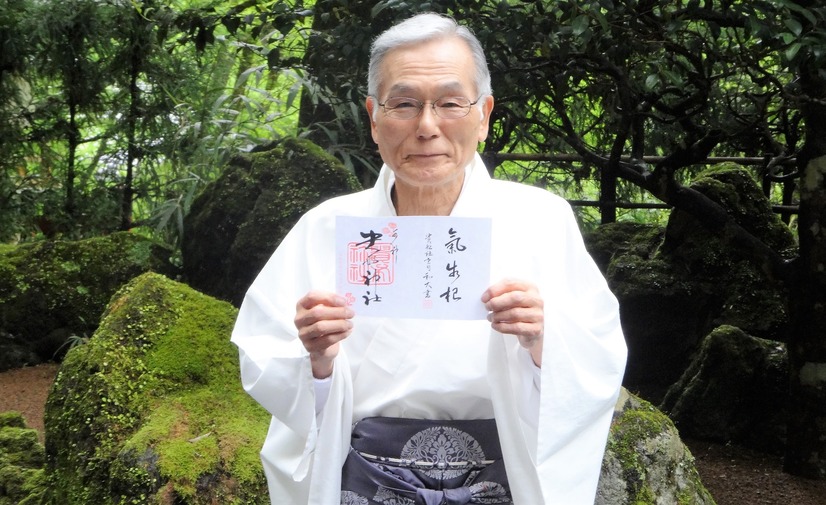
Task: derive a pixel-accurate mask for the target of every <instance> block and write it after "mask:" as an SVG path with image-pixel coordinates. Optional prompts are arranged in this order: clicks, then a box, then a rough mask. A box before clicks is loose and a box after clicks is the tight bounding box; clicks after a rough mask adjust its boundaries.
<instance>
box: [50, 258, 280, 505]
mask: <svg viewBox="0 0 826 505" xmlns="http://www.w3.org/2000/svg"><path fill="white" fill-rule="evenodd" d="M236 315H237V310H236V309H235V308H234V307H232V306H231V305H230V304H229V303H226V302H222V301H219V300H216V299H214V298H211V297H209V296H207V295H204V294H202V293H198V292H196V291H194V290H192V289H191V288H189V287H187V286H185V285H183V284H179V283H177V282H173V281H171V280H169V279H168V278H166V277H163V276H161V275H157V274H153V273H147V274H144V275H141V276H139V277H137V278H135V279H134V280H132V281H131V282H130V283H128V284H127V285H126V286H125V287H124V288H123V289H122V290H121V291H120V292H119V293H118V294H116V296H114V297H113V299H112V302H111V303H110V305H109V307H108V309H107V311H106V313H105V314H104V318H103V319H102V321H101V324H100V327H99V328H98V330H97V332H96V333H95V335H94V337H93V338H92V339H90V340H89V341H88V343H85V344H83V345H79V346H76V347H74V348H72V349H71V351H69V353H68V354H67V356H66V358H65V360H64V362H63V364H62V366H61V368H60V371H59V372H58V375H57V378H56V380H55V384H54V387H53V389H52V391H51V392H50V395H49V398H48V401H47V405H46V413H45V426H46V455H47V474H48V476H49V479H50V484H51V486H50V488H51V491H52V492H53V493H54V496H55V497H59V498H60V500H59V503H60V504H61V505H88V504H92V503H93V504H95V505H110V504H122V503H136V504H137V503H153V504H158V505H173V504H174V505H206V504H213V503H221V504H240V503H243V504H262V505H263V504H265V503H268V500H267V497H266V496H267V492H266V484H265V479H264V475H263V470H262V467H261V463H260V460H259V457H258V452H259V450H260V447H261V445H262V443H263V440H264V437H265V435H266V429H267V425H268V421H269V414H268V413H267V412H266V411H264V410H263V409H262V408H261V407H260V406H258V405H257V404H256V403H255V402H254V401H253V400H252V399H251V398H250V397H249V396H248V395H247V394H246V393H245V392H244V391H243V388H242V387H241V383H240V378H239V375H240V372H239V368H238V354H237V350H236V349H235V347H234V346H233V345H232V344H231V343H230V341H229V337H230V333H231V330H232V325H233V323H234V321H235V317H236Z"/></svg>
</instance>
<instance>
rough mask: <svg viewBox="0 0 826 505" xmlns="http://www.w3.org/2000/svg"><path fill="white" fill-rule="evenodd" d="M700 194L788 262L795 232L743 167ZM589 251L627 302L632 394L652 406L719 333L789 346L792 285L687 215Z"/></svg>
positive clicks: (717, 171) (618, 233) (603, 241)
mask: <svg viewBox="0 0 826 505" xmlns="http://www.w3.org/2000/svg"><path fill="white" fill-rule="evenodd" d="M691 187H692V189H695V190H697V191H700V192H702V193H703V194H705V195H706V196H708V197H709V198H710V199H711V200H714V201H716V202H718V203H720V204H721V205H722V206H723V207H724V208H726V209H727V212H728V213H729V214H730V215H731V216H732V218H733V219H734V220H735V221H736V222H737V223H739V224H740V225H741V226H743V227H744V228H745V229H746V230H748V231H749V232H751V233H752V234H754V235H755V236H756V237H758V238H760V239H761V240H762V241H764V242H765V243H767V244H769V245H770V246H771V247H772V248H774V249H775V250H776V251H778V252H779V253H781V254H782V253H784V252H785V251H787V250H789V249H790V248H792V247H793V246H794V239H793V237H792V234H791V232H790V231H789V230H788V228H787V227H786V226H785V225H784V224H783V223H782V222H781V221H780V219H779V218H778V217H777V216H776V215H774V214H773V213H772V211H771V206H770V203H769V201H768V199H767V198H766V197H765V196H764V195H763V194H762V192H761V190H760V188H759V187H758V186H757V184H756V183H755V182H754V179H753V178H752V177H751V175H750V174H749V173H748V172H747V171H745V170H743V169H742V168H739V167H737V166H734V165H720V166H715V167H711V168H709V169H708V170H706V171H704V172H702V173H701V174H699V175H698V176H697V177H696V178H695V181H694V182H693V183H692V185H691ZM586 244H587V246H588V248H589V251H590V252H591V254H592V255H593V256H594V258H595V260H596V261H597V263H598V264H599V265H600V267H601V268H602V269H603V271H604V272H605V274H606V277H607V278H608V282H609V285H610V286H611V289H612V290H613V291H614V293H615V294H616V295H617V298H618V299H619V302H620V316H621V319H622V324H623V329H624V331H625V335H626V339H627V341H628V346H629V361H628V368H627V370H626V376H625V385H626V386H627V387H628V388H629V389H631V390H632V391H637V392H639V393H640V394H641V395H642V396H643V397H644V398H647V399H649V400H651V401H654V402H655V403H659V402H660V401H661V400H662V398H663V395H664V394H665V392H666V390H667V389H668V387H669V386H670V385H671V384H673V383H674V382H676V381H677V380H678V379H679V378H680V376H681V375H682V373H683V371H685V369H686V368H687V367H688V365H689V363H690V360H691V358H692V356H693V354H694V352H695V351H696V350H697V348H698V347H699V345H700V342H701V341H702V339H703V338H704V337H705V336H706V335H708V333H709V332H710V331H711V330H713V329H714V328H716V327H718V326H720V325H733V326H737V327H739V328H742V329H743V330H744V331H747V332H748V333H750V334H752V335H756V336H759V337H762V338H767V339H771V340H780V341H784V340H785V339H786V338H787V333H788V331H789V330H788V325H789V315H788V307H787V301H788V294H787V293H786V291H785V290H784V288H783V286H781V285H780V284H778V283H777V282H774V281H772V280H771V279H770V278H768V277H767V275H766V274H765V273H764V272H763V271H762V270H761V269H760V267H759V266H758V265H756V264H754V263H753V262H751V261H750V260H748V259H747V255H744V254H742V251H737V250H736V247H732V245H731V244H729V243H727V242H726V241H725V237H723V238H721V237H717V236H715V235H714V234H713V233H711V232H709V231H708V230H706V229H705V228H703V227H702V226H700V224H699V223H698V222H697V221H696V220H695V219H694V218H693V217H691V216H690V215H688V214H687V213H685V212H682V211H673V212H672V213H671V216H670V218H669V221H668V224H667V226H666V227H665V228H660V227H656V226H651V225H639V224H631V223H615V224H612V225H607V226H603V227H600V228H598V229H597V230H595V231H594V232H591V233H589V234H587V235H586Z"/></svg>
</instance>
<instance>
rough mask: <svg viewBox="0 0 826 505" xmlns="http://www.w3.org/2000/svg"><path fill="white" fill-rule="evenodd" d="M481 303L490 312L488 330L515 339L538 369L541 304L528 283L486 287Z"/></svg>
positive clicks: (542, 329)
mask: <svg viewBox="0 0 826 505" xmlns="http://www.w3.org/2000/svg"><path fill="white" fill-rule="evenodd" d="M482 303H484V304H485V307H486V308H487V309H488V311H490V313H489V314H488V321H490V322H491V327H492V328H493V329H494V330H496V331H498V332H500V333H507V334H509V335H515V336H516V338H518V339H519V343H520V344H521V345H522V347H524V348H525V349H527V350H528V352H529V353H530V354H531V358H533V362H534V363H535V364H536V366H542V340H543V337H544V335H545V309H544V306H545V303H544V301H543V300H542V297H541V296H540V295H539V289H538V288H537V287H536V286H535V285H533V284H532V283H530V282H526V281H521V280H515V279H507V280H504V281H501V282H497V283H496V284H494V285H492V286H491V287H489V288H488V289H487V290H486V291H485V292H484V293H483V294H482Z"/></svg>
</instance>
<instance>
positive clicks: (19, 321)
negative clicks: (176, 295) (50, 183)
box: [0, 232, 170, 371]
mask: <svg viewBox="0 0 826 505" xmlns="http://www.w3.org/2000/svg"><path fill="white" fill-rule="evenodd" d="M168 258H169V252H168V251H167V250H166V249H164V248H162V247H160V246H159V245H157V244H156V243H154V242H152V241H150V240H149V239H147V238H145V237H142V236H140V235H137V234H134V233H127V232H123V233H113V234H111V235H107V236H104V237H97V238H92V239H87V240H79V241H74V242H70V241H65V242H64V241H52V240H48V241H42V242H36V243H31V244H24V245H20V246H14V247H4V248H3V249H2V250H0V371H3V370H8V369H10V368H18V367H21V366H23V365H27V364H28V365H31V364H37V363H41V362H45V361H49V360H53V359H59V358H60V357H62V355H63V354H64V353H65V352H66V350H67V349H68V347H69V346H70V345H71V344H72V343H74V342H78V341H82V340H83V339H85V338H88V337H90V336H91V335H92V333H93V332H94V330H95V328H96V327H97V325H98V321H99V320H100V315H101V314H102V313H103V310H104V309H105V308H106V304H107V303H109V299H110V298H111V296H112V295H113V294H114V293H115V292H116V291H117V290H118V288H120V287H121V286H122V285H123V284H124V283H125V282H127V281H129V280H130V279H132V278H133V277H135V276H137V275H139V274H141V273H143V272H146V271H150V270H155V271H162V272H168V271H169V268H170V267H169V262H168Z"/></svg>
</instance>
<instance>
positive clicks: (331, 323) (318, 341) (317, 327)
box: [294, 291, 355, 379]
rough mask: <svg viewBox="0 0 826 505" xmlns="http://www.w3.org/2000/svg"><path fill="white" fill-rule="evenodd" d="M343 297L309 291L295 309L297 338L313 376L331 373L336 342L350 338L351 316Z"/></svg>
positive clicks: (335, 353)
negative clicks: (305, 354) (304, 351)
mask: <svg viewBox="0 0 826 505" xmlns="http://www.w3.org/2000/svg"><path fill="white" fill-rule="evenodd" d="M354 315H355V314H354V312H353V310H352V309H351V308H349V307H347V303H346V301H345V300H344V298H342V297H340V296H338V295H336V294H335V293H326V292H320V291H310V292H309V293H307V294H306V295H304V297H303V298H301V299H300V300H298V303H297V304H296V306H295V321H294V322H295V327H296V328H298V338H299V339H301V343H302V344H304V348H305V349H307V352H309V353H310V363H311V364H312V367H313V377H315V378H316V379H324V378H327V377H329V376H330V375H332V373H333V361H334V360H335V358H336V356H337V355H338V348H339V342H341V341H342V340H344V339H345V338H347V337H348V336H350V332H351V331H352V330H353V322H352V321H351V319H352V318H353V316H354Z"/></svg>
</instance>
